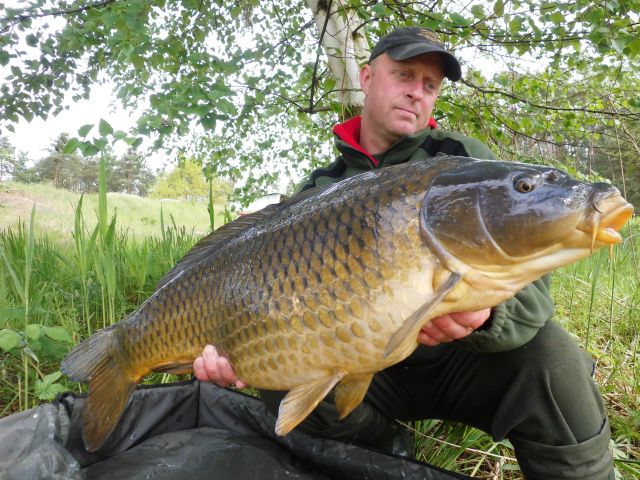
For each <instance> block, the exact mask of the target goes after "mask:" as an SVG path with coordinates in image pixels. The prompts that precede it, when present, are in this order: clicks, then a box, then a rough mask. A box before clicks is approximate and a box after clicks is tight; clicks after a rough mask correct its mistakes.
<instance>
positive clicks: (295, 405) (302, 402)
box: [276, 370, 347, 436]
mask: <svg viewBox="0 0 640 480" xmlns="http://www.w3.org/2000/svg"><path fill="white" fill-rule="evenodd" d="M346 374H347V372H345V371H344V370H340V371H338V372H336V373H334V374H333V375H330V376H327V377H323V378H320V379H319V380H315V381H313V382H310V383H305V384H304V385H300V386H299V387H296V388H294V389H293V390H291V391H290V392H289V393H287V396H286V397H284V398H283V399H282V402H280V409H279V411H278V420H277V421H276V434H278V435H280V436H284V435H286V434H287V433H289V432H290V431H291V430H293V429H294V428H295V427H296V426H297V425H298V424H299V423H300V422H302V421H303V420H304V419H305V418H306V417H307V415H309V414H310V413H311V412H312V411H313V409H314V408H316V407H317V406H318V404H319V403H320V402H321V401H322V399H323V398H324V397H326V396H327V394H328V393H329V392H330V391H331V389H332V388H333V387H335V385H336V383H338V382H339V381H340V380H342V379H343V378H344V376H345V375H346Z"/></svg>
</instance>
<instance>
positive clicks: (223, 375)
mask: <svg viewBox="0 0 640 480" xmlns="http://www.w3.org/2000/svg"><path fill="white" fill-rule="evenodd" d="M193 369H194V372H195V374H196V378H197V379H198V380H202V381H210V382H213V383H215V384H216V385H218V386H220V387H227V386H229V385H235V386H236V387H238V388H244V387H246V386H247V384H246V383H244V382H243V381H242V380H240V379H239V378H238V377H237V375H236V374H235V372H234V371H233V367H232V366H231V363H229V360H228V359H227V357H224V356H222V355H219V354H218V351H217V350H216V348H215V347H214V346H213V345H207V346H206V347H205V348H204V351H203V352H202V357H198V358H197V359H196V360H195V362H194V364H193Z"/></svg>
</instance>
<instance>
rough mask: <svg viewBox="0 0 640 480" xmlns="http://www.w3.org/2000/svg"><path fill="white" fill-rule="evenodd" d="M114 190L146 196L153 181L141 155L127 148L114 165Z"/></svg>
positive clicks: (151, 174)
mask: <svg viewBox="0 0 640 480" xmlns="http://www.w3.org/2000/svg"><path fill="white" fill-rule="evenodd" d="M113 178H114V183H115V185H114V187H115V191H118V192H124V193H130V194H134V195H140V196H146V195H147V193H148V191H149V187H150V186H151V184H152V183H153V181H154V176H153V173H151V172H150V171H149V169H148V168H147V167H146V165H145V160H144V157H143V156H142V155H140V154H139V153H137V152H136V151H135V150H133V149H131V148H130V149H129V150H128V151H127V152H126V153H125V154H124V155H123V156H122V157H120V158H119V159H118V161H117V163H116V165H115V168H114V172H113Z"/></svg>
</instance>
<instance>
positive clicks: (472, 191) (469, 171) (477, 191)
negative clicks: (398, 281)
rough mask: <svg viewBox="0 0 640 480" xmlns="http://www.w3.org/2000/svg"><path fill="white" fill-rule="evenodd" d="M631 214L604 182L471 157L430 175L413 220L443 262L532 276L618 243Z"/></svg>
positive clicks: (544, 168)
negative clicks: (417, 219) (416, 219)
mask: <svg viewBox="0 0 640 480" xmlns="http://www.w3.org/2000/svg"><path fill="white" fill-rule="evenodd" d="M632 214H633V206H632V205H631V204H629V203H628V202H627V201H626V200H624V198H623V197H622V196H621V195H620V192H619V191H618V190H617V189H616V188H615V187H613V186H612V185H609V184H607V183H585V182H580V181H578V180H575V179H574V178H572V177H571V176H569V175H568V174H566V173H565V172H563V171H561V170H558V169H556V168H553V167H548V166H540V165H529V164H522V163H514V162H498V161H471V162H468V163H462V164H461V165H460V166H459V167H458V168H456V169H454V170H452V171H448V172H445V173H442V174H440V175H439V176H438V177H437V178H435V179H434V181H433V182H432V184H431V186H430V188H429V189H428V190H427V192H426V194H425V196H424V199H423V203H422V208H421V211H420V217H421V218H420V224H421V233H422V237H423V239H424V240H425V241H426V242H427V243H428V244H429V245H430V246H431V247H432V250H434V251H435V252H436V254H437V255H438V256H440V257H441V259H443V260H444V261H445V263H449V264H451V263H452V261H453V262H454V263H455V262H458V263H460V262H461V263H463V264H465V265H470V266H473V268H475V269H476V270H481V271H483V272H489V273H490V272H495V271H498V270H500V271H501V272H503V273H502V274H503V275H508V274H509V271H510V270H509V268H510V267H512V266H516V267H514V268H517V269H518V270H519V271H520V272H521V271H523V270H524V268H523V267H526V269H529V270H530V271H531V273H532V275H530V276H531V277H532V278H537V277H539V276H540V275H541V274H544V273H546V272H548V271H551V270H553V269H555V268H557V267H559V266H562V265H566V264H569V263H572V262H574V261H576V260H578V259H580V258H583V257H586V256H588V255H589V254H591V253H592V252H593V251H594V250H596V249H598V248H600V247H603V246H609V245H614V244H616V243H620V242H621V241H622V237H621V236H620V233H619V230H620V229H621V228H622V227H623V226H624V224H625V223H626V222H627V220H628V219H629V218H630V217H631V216H632ZM505 272H506V273H505Z"/></svg>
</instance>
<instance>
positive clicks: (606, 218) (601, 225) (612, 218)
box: [580, 198, 633, 249]
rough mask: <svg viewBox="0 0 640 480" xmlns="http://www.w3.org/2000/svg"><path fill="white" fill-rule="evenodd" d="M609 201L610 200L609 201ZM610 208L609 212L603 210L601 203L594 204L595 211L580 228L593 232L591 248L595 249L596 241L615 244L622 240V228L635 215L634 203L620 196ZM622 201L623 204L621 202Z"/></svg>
mask: <svg viewBox="0 0 640 480" xmlns="http://www.w3.org/2000/svg"><path fill="white" fill-rule="evenodd" d="M607 203H609V202H607ZM615 203H618V205H614V206H613V207H610V208H609V212H607V213H605V212H603V211H602V210H603V208H602V206H601V205H598V206H596V205H594V210H595V213H594V214H593V215H590V216H589V218H588V219H587V221H586V222H585V223H586V225H584V226H583V228H580V230H582V231H584V232H587V233H590V234H591V248H592V249H593V248H594V246H595V243H596V242H600V243H602V244H605V245H615V244H617V243H620V242H622V236H621V235H620V233H619V231H620V229H621V228H622V227H623V226H624V225H625V224H626V223H627V221H628V220H629V219H630V218H631V217H632V216H633V205H631V204H630V203H627V202H626V201H624V200H622V198H619V200H618V201H617V202H615ZM620 203H622V204H620Z"/></svg>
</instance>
